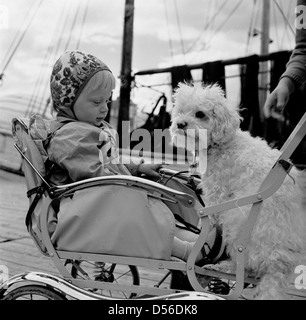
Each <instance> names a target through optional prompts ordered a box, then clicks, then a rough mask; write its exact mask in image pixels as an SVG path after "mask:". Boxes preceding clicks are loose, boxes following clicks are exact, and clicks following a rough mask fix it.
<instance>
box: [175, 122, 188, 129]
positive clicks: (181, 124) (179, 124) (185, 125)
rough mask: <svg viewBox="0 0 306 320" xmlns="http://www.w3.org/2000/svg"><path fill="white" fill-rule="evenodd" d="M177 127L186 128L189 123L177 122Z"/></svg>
mask: <svg viewBox="0 0 306 320" xmlns="http://www.w3.org/2000/svg"><path fill="white" fill-rule="evenodd" d="M177 127H178V128H179V129H185V128H186V127H187V123H186V122H180V123H178V124H177Z"/></svg>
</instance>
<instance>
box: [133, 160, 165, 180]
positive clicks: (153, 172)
mask: <svg viewBox="0 0 306 320" xmlns="http://www.w3.org/2000/svg"><path fill="white" fill-rule="evenodd" d="M162 166H163V165H162V164H150V163H142V164H140V165H139V167H138V170H137V171H138V173H140V174H141V173H142V174H145V175H147V176H149V177H153V178H159V177H160V174H159V173H158V170H159V169H160V168H162Z"/></svg>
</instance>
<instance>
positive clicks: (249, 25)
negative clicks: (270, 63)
mask: <svg viewBox="0 0 306 320" xmlns="http://www.w3.org/2000/svg"><path fill="white" fill-rule="evenodd" d="M262 2H263V1H262V0H135V11H134V41H133V57H132V69H133V72H137V71H141V70H147V69H155V68H164V67H170V66H173V65H183V64H197V63H204V62H208V61H214V60H219V59H232V58H239V57H243V56H245V55H250V54H254V53H257V54H259V52H260V31H261V16H262ZM295 4H296V0H271V14H270V23H271V28H270V38H271V40H273V42H272V43H271V44H270V52H274V51H279V50H292V49H293V46H294V31H293V29H294V8H295ZM124 6H125V0H62V1H60V0H48V1H46V0H0V26H1V28H0V48H1V49H0V72H1V73H2V72H3V69H5V70H4V77H3V82H2V85H1V87H0V108H1V107H3V106H4V105H5V106H8V105H9V104H10V103H12V104H13V100H14V103H16V101H18V104H19V105H20V108H23V109H22V110H25V109H26V108H28V107H29V99H30V97H36V98H37V99H38V100H40V99H41V100H42V101H43V104H44V103H45V102H44V101H45V99H46V98H47V97H48V95H49V92H48V79H49V75H50V72H51V69H52V66H53V63H54V62H55V60H56V59H57V57H58V56H59V55H60V54H61V53H62V52H64V51H65V50H66V49H68V50H70V49H75V48H76V46H77V45H78V46H79V49H80V50H83V51H86V52H91V53H93V54H95V55H97V56H98V57H99V58H101V60H104V61H105V62H106V63H107V64H108V65H109V66H110V68H111V69H112V70H113V73H114V74H115V75H116V76H119V75H120V69H121V57H122V38H123V21H124ZM6 14H7V16H6ZM250 30H252V32H251V33H253V31H254V30H258V31H259V33H258V32H257V33H258V35H257V36H252V37H249V36H248V34H249V31H250ZM23 32H24V36H23V38H22V40H21V42H20V44H19V45H18V46H17V43H18V40H20V39H21V37H22V35H23ZM15 49H16V51H15V52H14V54H12V53H13V51H14V50H15ZM10 58H11V60H10V61H9V63H7V62H8V60H9V59H10ZM195 77H196V74H195ZM118 81H119V80H118ZM136 81H139V83H138V87H139V86H141V85H145V84H147V83H150V84H154V83H155V84H156V83H167V82H168V81H169V79H167V75H166V78H165V75H162V76H158V77H150V79H149V78H148V77H142V79H140V77H139V79H136ZM117 87H118V90H117V93H118V91H119V88H120V83H119V82H118V86H117ZM155 88H156V89H157V90H163V88H162V87H155ZM158 95H159V93H158V92H156V91H154V90H150V89H135V90H133V92H132V98H133V100H134V101H135V102H136V103H139V104H141V103H142V104H143V103H146V101H147V102H148V103H149V101H151V100H152V101H154V99H156V97H158ZM12 96H13V98H12ZM8 97H9V98H8ZM20 97H22V99H21V100H22V102H21V101H20ZM18 99H19V100H18ZM38 105H39V104H37V105H35V108H38Z"/></svg>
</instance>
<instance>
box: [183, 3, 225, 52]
mask: <svg viewBox="0 0 306 320" xmlns="http://www.w3.org/2000/svg"><path fill="white" fill-rule="evenodd" d="M227 2H228V0H224V2H223V3H222V5H221V6H220V8H219V9H218V10H217V11H216V13H215V14H214V15H213V17H212V18H211V19H210V21H209V22H208V23H207V24H206V25H205V26H204V28H203V30H202V31H201V33H200V34H199V35H198V37H197V38H196V39H195V40H194V41H193V42H192V44H191V45H190V46H189V48H188V49H187V50H186V52H185V53H188V52H190V51H191V49H193V48H194V46H195V45H196V44H197V42H198V41H199V40H200V39H201V37H202V35H203V33H204V32H205V31H206V29H207V28H208V27H209V25H210V24H211V23H213V21H214V20H215V18H216V17H217V16H218V15H219V14H220V12H221V9H222V8H223V7H224V6H225V5H226V3H227Z"/></svg>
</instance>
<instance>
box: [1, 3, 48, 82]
mask: <svg viewBox="0 0 306 320" xmlns="http://www.w3.org/2000/svg"><path fill="white" fill-rule="evenodd" d="M42 2H43V0H40V2H39V3H38V5H37V6H36V8H35V10H34V13H33V14H32V16H31V18H30V20H29V21H28V23H27V25H26V27H25V29H24V30H23V32H22V34H21V35H20V38H19V40H18V42H17V44H16V45H15V48H14V49H13V52H12V53H11V54H10V56H9V57H8V60H7V61H6V63H5V65H4V67H3V69H2V72H1V74H0V80H1V79H2V77H3V75H4V72H5V70H6V68H7V66H8V65H9V63H10V62H11V60H12V58H13V56H14V54H15V53H16V50H17V48H18V47H19V45H20V43H21V42H22V40H23V38H24V36H25V34H26V32H27V30H28V29H29V27H30V25H31V23H32V21H33V20H34V18H35V16H36V13H37V11H38V9H39V8H40V6H41V4H42Z"/></svg>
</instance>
